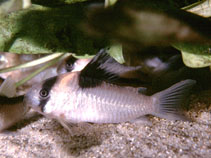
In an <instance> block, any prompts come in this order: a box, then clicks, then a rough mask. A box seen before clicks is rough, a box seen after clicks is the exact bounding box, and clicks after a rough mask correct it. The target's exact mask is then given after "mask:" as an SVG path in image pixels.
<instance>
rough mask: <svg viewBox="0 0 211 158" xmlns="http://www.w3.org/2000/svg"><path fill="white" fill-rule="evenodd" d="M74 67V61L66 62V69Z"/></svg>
mask: <svg viewBox="0 0 211 158" xmlns="http://www.w3.org/2000/svg"><path fill="white" fill-rule="evenodd" d="M72 67H73V64H72V63H66V69H67V71H71V70H72Z"/></svg>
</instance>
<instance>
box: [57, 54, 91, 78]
mask: <svg viewBox="0 0 211 158" xmlns="http://www.w3.org/2000/svg"><path fill="white" fill-rule="evenodd" d="M90 60H91V58H83V59H78V58H76V57H74V56H73V55H70V56H68V57H67V58H65V59H64V60H63V61H62V62H61V64H59V65H58V68H57V73H58V74H64V73H67V72H75V71H81V70H82V69H83V68H84V67H85V66H86V65H87V64H88V63H89V62H90Z"/></svg>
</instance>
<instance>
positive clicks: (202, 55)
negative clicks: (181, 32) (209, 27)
mask: <svg viewBox="0 0 211 158" xmlns="http://www.w3.org/2000/svg"><path fill="white" fill-rule="evenodd" d="M174 47H175V48H177V49H179V50H180V51H181V53H182V58H183V62H184V63H185V65H186V66H189V67H192V68H199V67H207V66H211V45H199V44H197V45H196V44H187V43H181V44H174Z"/></svg>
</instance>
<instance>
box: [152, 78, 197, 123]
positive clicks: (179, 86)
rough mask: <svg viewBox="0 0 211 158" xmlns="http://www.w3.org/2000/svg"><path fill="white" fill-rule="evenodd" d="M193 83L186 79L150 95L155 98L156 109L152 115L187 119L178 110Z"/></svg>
mask: <svg viewBox="0 0 211 158" xmlns="http://www.w3.org/2000/svg"><path fill="white" fill-rule="evenodd" d="M195 83H196V81H194V80H190V79H187V80H184V81H181V82H179V83H176V84H175V85H173V86H171V87H170V88H168V89H166V90H164V91H161V92H159V93H156V94H154V95H153V96H152V97H154V98H155V100H156V101H155V107H156V111H155V113H153V115H155V116H158V117H161V118H166V119H168V120H187V118H186V117H185V116H183V115H181V113H180V112H179V110H180V108H181V104H182V103H183V102H184V101H185V99H186V97H187V95H188V93H189V91H190V89H191V88H192V86H193V85H194V84H195Z"/></svg>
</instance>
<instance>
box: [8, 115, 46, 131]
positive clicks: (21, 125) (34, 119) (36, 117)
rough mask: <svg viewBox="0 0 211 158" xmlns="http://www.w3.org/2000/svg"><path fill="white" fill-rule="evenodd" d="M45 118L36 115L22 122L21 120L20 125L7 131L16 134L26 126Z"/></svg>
mask: <svg viewBox="0 0 211 158" xmlns="http://www.w3.org/2000/svg"><path fill="white" fill-rule="evenodd" d="M42 117H43V116H42V115H41V114H38V113H34V114H33V115H31V116H29V117H27V118H24V119H22V120H20V121H19V122H18V123H16V124H15V125H14V126H12V127H10V128H9V129H8V130H7V131H9V132H15V131H17V130H18V129H21V128H23V127H25V126H27V125H28V124H31V123H33V122H35V121H37V120H39V119H40V118H42Z"/></svg>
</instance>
